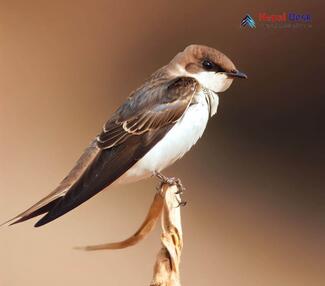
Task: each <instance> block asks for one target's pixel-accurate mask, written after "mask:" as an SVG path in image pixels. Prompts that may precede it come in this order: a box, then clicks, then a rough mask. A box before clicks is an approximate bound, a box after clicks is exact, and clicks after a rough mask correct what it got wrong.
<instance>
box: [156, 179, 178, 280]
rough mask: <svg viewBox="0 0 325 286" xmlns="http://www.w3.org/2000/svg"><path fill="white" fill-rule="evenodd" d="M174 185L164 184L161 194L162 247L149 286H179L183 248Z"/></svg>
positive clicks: (176, 189)
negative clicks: (162, 201) (162, 202)
mask: <svg viewBox="0 0 325 286" xmlns="http://www.w3.org/2000/svg"><path fill="white" fill-rule="evenodd" d="M177 191H178V188H177V187H176V186H175V185H172V186H169V185H167V184H164V185H163V186H162V188H161V194H162V196H163V198H164V206H163V211H162V216H161V227H162V234H161V238H160V239H161V242H162V247H161V249H160V251H159V253H158V255H157V259H156V264H155V266H154V274H153V279H152V282H151V284H150V286H180V285H181V284H180V280H179V263H180V257H181V252H182V248H183V232H182V224H181V211H180V210H181V208H180V207H179V203H180V200H181V198H180V195H179V194H177Z"/></svg>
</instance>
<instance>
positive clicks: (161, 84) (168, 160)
mask: <svg viewBox="0 0 325 286" xmlns="http://www.w3.org/2000/svg"><path fill="white" fill-rule="evenodd" d="M236 78H247V76H246V75H245V74H244V73H242V72H240V71H238V70H237V69H236V67H235V65H234V64H233V62H232V61H231V60H230V59H229V58H228V57H227V56H226V55H224V54H223V53H221V52H220V51H218V50H216V49H213V48H210V47H207V46H202V45H190V46H188V47H187V48H185V50H184V51H182V52H180V53H178V54H177V55H176V56H175V57H174V58H173V59H172V60H171V62H170V63H169V64H167V65H166V66H163V67H162V68H160V69H158V70H157V71H156V72H154V73H153V74H152V75H151V76H150V77H149V78H148V79H147V80H146V81H145V82H144V84H143V85H142V86H140V87H139V88H138V89H136V90H135V91H133V92H132V93H131V94H130V96H129V97H128V98H127V99H126V101H125V102H124V103H123V104H122V105H121V106H120V107H119V108H118V109H117V110H116V111H115V113H114V114H113V115H112V116H111V118H110V119H109V120H108V121H107V123H106V124H105V125H104V126H103V129H102V131H101V132H100V134H99V135H98V136H97V137H96V138H95V139H94V140H93V141H92V142H91V144H90V145H89V147H88V148H87V149H86V150H85V152H84V153H83V154H82V156H81V157H80V159H79V160H78V162H77V163H76V165H75V167H74V168H73V169H72V170H71V171H70V173H69V174H68V175H67V177H65V178H64V179H63V181H62V182H61V183H60V184H59V186H58V187H57V188H56V189H55V190H54V191H53V192H51V193H50V194H49V195H48V196H46V197H45V198H43V199H42V200H40V201H39V202H37V203H36V204H35V205H33V206H32V207H30V208H29V209H27V210H26V211H24V212H23V213H21V214H19V215H17V216H16V217H14V218H13V219H11V220H10V221H8V222H7V223H10V224H15V223H18V222H22V221H25V220H28V219H30V218H33V217H36V216H39V215H41V214H45V215H44V216H43V217H42V218H41V219H40V220H39V221H38V222H37V223H36V224H35V226H36V227H39V226H42V225H44V224H47V223H49V222H51V221H52V220H54V219H56V218H58V217H60V216H62V215H64V214H65V213H67V212H69V211H71V210H72V209H74V208H75V207H77V206H79V205H80V204H82V203H83V202H85V201H87V200H88V199H90V198H91V197H93V196H94V195H96V194H97V193H99V192H100V191H102V190H103V189H104V188H106V187H107V186H109V185H111V184H113V183H114V184H115V183H124V182H132V181H137V180H140V179H144V178H147V177H150V176H152V175H153V174H156V173H159V172H160V171H162V170H163V169H164V168H166V167H168V166H170V165H171V164H173V163H174V162H175V161H176V160H177V159H179V158H181V157H182V156H183V155H184V154H185V153H186V152H187V151H189V150H190V149H191V147H192V146H193V145H194V144H195V143H196V142H197V141H198V139H199V138H200V137H201V136H202V134H203V132H204V130H205V128H206V125H207V122H208V119H209V118H210V117H212V116H213V115H214V114H215V113H216V112H217V107H218V103H219V98H218V93H220V92H223V91H225V90H226V89H228V88H229V86H230V85H231V83H232V82H233V80H234V79H236Z"/></svg>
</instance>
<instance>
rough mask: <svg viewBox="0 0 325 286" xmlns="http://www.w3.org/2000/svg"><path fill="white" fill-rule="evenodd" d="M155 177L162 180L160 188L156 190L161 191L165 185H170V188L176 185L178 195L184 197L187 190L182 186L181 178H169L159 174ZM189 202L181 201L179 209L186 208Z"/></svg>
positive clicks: (155, 173)
mask: <svg viewBox="0 0 325 286" xmlns="http://www.w3.org/2000/svg"><path fill="white" fill-rule="evenodd" d="M154 175H155V176H156V177H157V178H158V179H159V180H160V184H159V187H156V190H160V189H161V187H162V186H163V184H168V185H170V186H172V185H175V186H176V187H177V192H176V193H175V194H176V195H180V196H181V195H183V194H184V191H185V190H186V189H185V187H184V186H183V184H182V181H181V180H180V179H179V178H175V177H167V176H165V175H163V174H161V173H159V172H154ZM186 204H187V202H186V201H182V200H179V201H178V206H177V207H184V206H186Z"/></svg>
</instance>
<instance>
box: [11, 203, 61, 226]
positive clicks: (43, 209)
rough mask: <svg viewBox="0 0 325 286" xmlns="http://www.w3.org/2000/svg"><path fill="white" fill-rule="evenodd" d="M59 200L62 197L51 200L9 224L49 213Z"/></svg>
mask: <svg viewBox="0 0 325 286" xmlns="http://www.w3.org/2000/svg"><path fill="white" fill-rule="evenodd" d="M59 200H60V198H57V199H55V200H54V201H52V202H49V203H48V204H47V205H45V206H43V207H41V208H39V209H37V210H36V211H34V212H32V213H30V214H28V215H26V216H23V217H21V218H19V219H18V220H16V221H14V222H12V223H11V224H9V225H14V224H16V223H20V222H23V221H26V220H29V219H31V218H33V217H36V216H39V215H41V214H44V213H47V212H49V211H50V210H51V209H52V208H53V207H54V206H55V205H56V204H57V203H58V201H59Z"/></svg>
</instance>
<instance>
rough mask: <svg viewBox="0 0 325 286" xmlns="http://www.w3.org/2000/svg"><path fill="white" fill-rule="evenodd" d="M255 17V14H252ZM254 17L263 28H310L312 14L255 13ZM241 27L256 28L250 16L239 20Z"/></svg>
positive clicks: (247, 15)
mask: <svg viewBox="0 0 325 286" xmlns="http://www.w3.org/2000/svg"><path fill="white" fill-rule="evenodd" d="M254 17H255V16H254ZM255 19H257V21H258V26H259V27H260V26H262V27H264V28H273V29H274V28H276V29H280V28H281V29H284V28H311V27H312V16H311V14H309V13H296V12H282V13H278V14H275V13H267V12H259V13H257V15H256V17H255ZM240 24H241V26H242V27H248V28H256V23H255V21H254V19H253V17H252V16H250V15H249V14H246V16H245V17H244V18H243V19H242V20H241V22H240Z"/></svg>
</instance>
